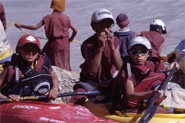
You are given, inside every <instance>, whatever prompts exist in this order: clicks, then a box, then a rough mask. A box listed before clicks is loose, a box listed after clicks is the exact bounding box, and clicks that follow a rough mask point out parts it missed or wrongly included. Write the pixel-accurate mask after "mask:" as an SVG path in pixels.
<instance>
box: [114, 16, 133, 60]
mask: <svg viewBox="0 0 185 123" xmlns="http://www.w3.org/2000/svg"><path fill="white" fill-rule="evenodd" d="M116 22H117V25H118V26H119V27H120V30H119V31H116V32H115V33H114V34H115V35H116V36H117V37H118V38H119V39H120V40H119V47H120V48H119V51H120V54H121V59H122V60H123V61H125V60H126V57H127V56H128V52H127V47H128V43H129V42H130V40H131V39H132V38H133V37H135V32H134V31H131V30H130V29H129V28H128V24H129V23H130V20H129V18H128V16H127V15H126V14H125V13H120V14H119V15H118V16H117V18H116Z"/></svg>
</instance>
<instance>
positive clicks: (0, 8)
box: [0, 2, 6, 31]
mask: <svg viewBox="0 0 185 123" xmlns="http://www.w3.org/2000/svg"><path fill="white" fill-rule="evenodd" d="M0 20H1V22H2V23H3V27H4V30H5V31H6V14H5V10H4V7H3V4H2V3H1V2H0Z"/></svg>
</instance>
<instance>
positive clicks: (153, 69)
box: [112, 36, 179, 111]
mask: <svg viewBox="0 0 185 123" xmlns="http://www.w3.org/2000/svg"><path fill="white" fill-rule="evenodd" d="M151 51H152V48H151V44H150V42H149V41H148V39H146V38H145V37H142V36H137V37H135V38H133V39H132V40H131V42H130V43H129V45H128V52H129V56H130V65H131V70H129V69H128V68H129V67H128V68H127V64H126V63H123V66H122V68H121V70H120V72H119V74H118V76H117V77H116V79H115V81H114V87H113V92H112V102H113V105H114V106H115V108H116V109H118V110H125V111H126V110H129V109H134V108H140V107H141V106H142V102H146V100H147V99H148V98H149V97H151V96H154V95H155V94H156V93H161V96H160V98H159V99H158V100H157V101H156V102H155V104H156V105H158V104H159V103H160V102H161V101H162V100H163V98H162V97H163V96H164V91H162V90H158V89H159V87H160V85H161V84H162V83H163V81H164V79H165V75H166V73H167V72H169V71H170V70H171V69H172V68H173V66H174V65H175V64H176V67H177V69H179V64H177V63H176V62H173V63H172V64H170V65H169V66H168V67H164V64H163V62H161V60H160V59H158V60H156V59H151V60H150V61H149V60H147V59H149V57H150V56H151ZM129 71H130V73H129Z"/></svg>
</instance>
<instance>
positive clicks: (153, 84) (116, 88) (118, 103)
mask: <svg viewBox="0 0 185 123" xmlns="http://www.w3.org/2000/svg"><path fill="white" fill-rule="evenodd" d="M160 69H161V68H160V65H159V66H158V68H157V69H156V70H155V71H159V70H160ZM123 72H125V78H123V77H121V75H122V73H123ZM131 73H132V74H131V78H130V79H131V80H132V81H133V85H134V91H135V92H147V91H150V90H155V89H158V88H159V87H160V85H161V84H162V83H163V81H164V79H165V74H164V73H156V72H154V71H152V70H150V69H149V68H148V67H147V66H145V65H134V64H131ZM127 79H128V72H127V66H126V64H125V63H124V64H123V66H122V69H121V71H120V72H119V74H118V76H117V78H116V79H115V81H114V85H113V91H112V97H111V100H112V103H113V105H114V107H115V108H116V109H117V110H127V109H131V108H141V107H142V106H143V105H141V104H143V102H147V101H148V99H149V98H147V99H143V100H139V101H128V100H127V97H126V92H125V88H124V82H125V81H127ZM163 98H164V97H163ZM163 98H160V99H157V100H156V101H155V103H154V104H155V105H158V104H159V103H160V102H162V100H163Z"/></svg>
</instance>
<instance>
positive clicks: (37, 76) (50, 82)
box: [0, 34, 58, 101]
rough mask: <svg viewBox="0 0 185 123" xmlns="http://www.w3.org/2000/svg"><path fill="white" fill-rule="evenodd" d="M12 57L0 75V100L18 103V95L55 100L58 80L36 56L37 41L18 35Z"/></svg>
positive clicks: (43, 57)
mask: <svg viewBox="0 0 185 123" xmlns="http://www.w3.org/2000/svg"><path fill="white" fill-rule="evenodd" d="M16 52H17V53H16V54H14V55H13V56H12V60H11V62H10V63H9V64H8V65H7V66H6V67H5V69H4V70H3V72H2V74H1V75H0V87H1V93H0V98H8V97H9V98H11V99H12V100H15V101H19V100H20V96H32V95H36V96H39V95H48V98H49V99H56V98H57V93H58V80H57V78H56V76H55V75H54V74H53V73H52V71H51V62H50V60H49V58H48V57H47V56H46V55H43V54H40V41H39V40H38V38H37V37H35V36H34V35H31V34H27V35H24V36H22V37H21V38H20V39H19V41H18V43H17V47H16Z"/></svg>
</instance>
